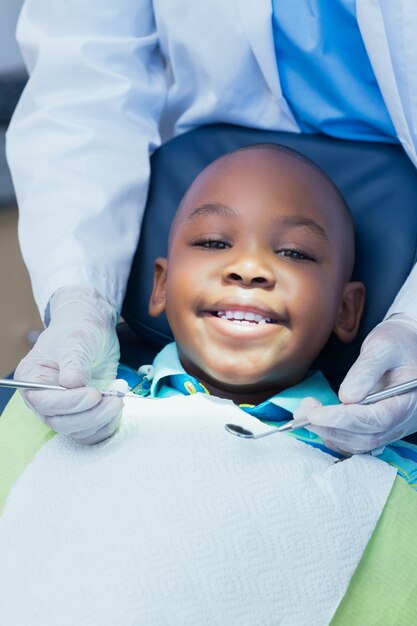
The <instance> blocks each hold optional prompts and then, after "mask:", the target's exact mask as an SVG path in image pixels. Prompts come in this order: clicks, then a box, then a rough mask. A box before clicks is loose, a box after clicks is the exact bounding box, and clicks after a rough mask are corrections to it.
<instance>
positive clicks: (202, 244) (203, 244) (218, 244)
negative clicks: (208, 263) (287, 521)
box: [193, 239, 230, 250]
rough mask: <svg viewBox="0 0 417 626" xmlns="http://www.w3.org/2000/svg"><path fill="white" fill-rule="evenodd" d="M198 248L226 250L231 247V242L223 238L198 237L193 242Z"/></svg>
mask: <svg viewBox="0 0 417 626" xmlns="http://www.w3.org/2000/svg"><path fill="white" fill-rule="evenodd" d="M193 246H196V247H198V248H207V249H208V250H226V249H227V248H230V244H229V243H227V241H223V240H222V239H198V240H197V241H195V242H194V243H193Z"/></svg>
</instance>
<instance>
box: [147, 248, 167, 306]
mask: <svg viewBox="0 0 417 626" xmlns="http://www.w3.org/2000/svg"><path fill="white" fill-rule="evenodd" d="M167 267H168V261H167V259H163V258H162V257H158V258H157V259H156V261H155V265H154V272H153V288H152V293H151V297H150V299H149V308H148V312H149V315H151V316H152V317H158V315H161V313H163V312H164V311H165V286H166V282H167Z"/></svg>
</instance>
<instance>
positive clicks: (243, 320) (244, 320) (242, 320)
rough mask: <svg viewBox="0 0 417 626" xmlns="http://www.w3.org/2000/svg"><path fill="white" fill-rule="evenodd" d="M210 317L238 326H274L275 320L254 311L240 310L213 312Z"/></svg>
mask: <svg viewBox="0 0 417 626" xmlns="http://www.w3.org/2000/svg"><path fill="white" fill-rule="evenodd" d="M212 315H215V316H216V317H220V318H221V319H223V320H227V321H229V322H237V323H238V324H276V323H277V320H276V319H273V318H272V317H267V316H264V315H261V314H260V313H255V312H254V311H241V310H228V309H227V310H225V311H213V312H212Z"/></svg>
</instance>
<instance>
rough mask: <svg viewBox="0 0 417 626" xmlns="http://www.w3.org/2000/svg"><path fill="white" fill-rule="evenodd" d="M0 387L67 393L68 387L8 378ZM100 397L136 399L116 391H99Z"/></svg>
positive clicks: (2, 381) (4, 379)
mask: <svg viewBox="0 0 417 626" xmlns="http://www.w3.org/2000/svg"><path fill="white" fill-rule="evenodd" d="M0 387H11V388H12V389H46V390H48V391H69V389H68V387H62V386H61V385H48V384H46V383H32V382H28V381H26V380H12V379H10V378H0ZM100 393H101V395H102V396H104V397H107V396H113V397H115V398H124V397H125V396H128V397H130V396H134V397H135V398H138V397H139V396H137V395H136V394H135V393H130V392H127V393H123V391H116V390H113V389H103V390H100Z"/></svg>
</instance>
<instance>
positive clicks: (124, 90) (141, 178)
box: [7, 0, 166, 315]
mask: <svg viewBox="0 0 417 626" xmlns="http://www.w3.org/2000/svg"><path fill="white" fill-rule="evenodd" d="M17 37H18V41H19V44H20V47H21V50H22V54H23V56H24V59H25V62H26V65H27V68H28V71H29V73H30V79H29V82H28V85H27V87H26V89H25V91H24V93H23V95H22V98H21V100H20V102H19V104H18V106H17V109H16V111H15V114H14V116H13V119H12V122H11V124H10V127H9V129H8V133H7V156H8V161H9V165H10V169H11V172H12V177H13V182H14V185H15V189H16V195H17V200H18V205H19V211H20V222H19V236H20V244H21V248H22V253H23V256H24V259H25V262H26V264H27V266H28V269H29V273H30V276H31V280H32V285H33V290H34V294H35V299H36V301H37V304H38V307H39V310H40V312H41V315H43V314H44V312H45V308H46V306H47V303H48V301H49V299H50V297H51V296H52V294H53V293H54V292H55V291H56V290H57V289H58V288H60V287H63V286H67V285H71V284H84V285H92V286H94V287H95V288H96V289H97V290H99V291H100V292H102V293H103V294H104V295H106V296H107V297H108V298H110V299H111V300H113V301H115V302H116V305H117V306H118V307H120V305H121V302H122V299H123V295H124V290H125V285H126V282H127V278H128V274H129V270H130V265H131V261H132V257H133V254H134V251H135V248H136V244H137V240H138V236H139V230H140V223H141V218H142V213H143V209H144V205H145V201H146V195H147V189H148V181H149V153H150V152H152V151H153V150H154V149H155V148H156V147H158V145H159V143H160V137H159V129H158V126H159V118H160V114H161V110H162V108H163V106H164V101H165V94H166V81H165V71H164V61H163V58H162V55H161V53H160V48H159V44H158V34H157V30H156V25H155V19H154V15H153V10H152V2H151V0H117V1H115V0H87V1H86V0H26V3H25V4H24V7H23V9H22V12H21V16H20V19H19V24H18V30H17Z"/></svg>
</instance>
